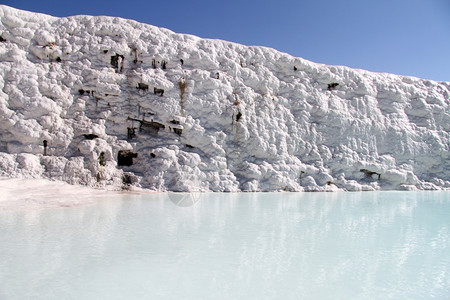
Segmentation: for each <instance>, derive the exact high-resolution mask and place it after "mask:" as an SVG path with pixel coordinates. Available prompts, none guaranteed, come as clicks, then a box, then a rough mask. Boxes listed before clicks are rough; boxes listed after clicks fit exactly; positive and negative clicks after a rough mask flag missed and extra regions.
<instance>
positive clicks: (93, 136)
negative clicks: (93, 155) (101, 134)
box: [83, 133, 98, 140]
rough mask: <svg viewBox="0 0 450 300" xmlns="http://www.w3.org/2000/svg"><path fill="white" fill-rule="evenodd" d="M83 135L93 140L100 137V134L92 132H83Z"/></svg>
mask: <svg viewBox="0 0 450 300" xmlns="http://www.w3.org/2000/svg"><path fill="white" fill-rule="evenodd" d="M83 135H84V137H85V138H86V139H87V140H93V139H96V138H98V135H96V134H92V133H89V134H83Z"/></svg>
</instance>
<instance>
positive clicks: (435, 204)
mask: <svg viewBox="0 0 450 300" xmlns="http://www.w3.org/2000/svg"><path fill="white" fill-rule="evenodd" d="M449 196H450V194H449V193H424V192H420V193H412V192H407V193H402V192H390V193H317V194H315V193H262V194H261V193H250V194H215V193H204V194H200V193H199V194H177V193H169V194H153V195H131V196H130V195H122V196H120V197H118V198H111V199H105V200H104V201H101V202H99V203H97V205H94V206H89V207H75V208H65V209H59V210H48V211H34V212H21V213H15V214H7V215H5V214H0V227H1V229H2V230H1V231H0V244H1V245H2V247H1V248H0V281H1V282H3V283H4V284H2V285H1V286H0V296H2V297H3V298H5V299H10V298H11V299H14V297H16V298H33V299H45V298H48V297H47V296H48V295H57V296H58V297H57V298H60V299H63V298H79V299H82V298H84V299H95V298H99V297H101V298H108V299H120V298H134V299H137V298H155V299H181V298H182V299H301V298H303V299H389V298H391V299H392V298H395V299H428V298H430V297H435V298H441V299H442V298H444V297H445V296H447V295H448V294H449V293H450V290H449V287H450V245H449V241H450V230H449V228H450V197H449ZM178 207H180V208H182V209H178ZM23 287H26V288H25V289H24V288H23ZM75 292H76V293H77V295H76V297H75V295H74V294H73V293H75ZM22 296H23V297H22ZM0 298H1V297H0Z"/></svg>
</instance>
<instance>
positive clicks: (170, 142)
mask: <svg viewBox="0 0 450 300" xmlns="http://www.w3.org/2000/svg"><path fill="white" fill-rule="evenodd" d="M0 36H1V39H0V129H1V136H0V176H8V177H26V178H49V179H55V180H62V181H66V182H68V183H71V184H81V185H87V186H92V187H101V188H111V189H121V188H131V189H139V188H145V189H150V190H156V191H227V192H235V191H337V190H347V191H360V190H390V189H397V190H417V189H433V190H437V189H449V188H450V181H449V178H450V176H449V175H450V155H449V131H450V112H449V95H450V83H449V82H435V81H431V80H422V79H418V78H413V77H405V76H396V75H390V74H377V73H372V72H368V71H363V70H354V69H350V68H347V67H341V66H326V65H321V64H316V63H312V62H309V61H306V60H304V59H301V58H296V57H292V56H290V55H288V54H285V53H280V52H277V51H275V50H273V49H269V48H265V47H248V46H243V45H238V44H234V43H230V42H225V41H220V40H206V39H200V38H198V37H195V36H191V35H185V34H176V33H173V32H171V31H169V30H167V29H163V28H157V27H154V26H151V25H147V24H141V23H138V22H135V21H131V20H125V19H121V18H113V17H92V16H74V17H68V18H55V17H50V16H47V15H42V14H36V13H30V12H25V11H20V10H16V9H13V8H10V7H7V6H0Z"/></svg>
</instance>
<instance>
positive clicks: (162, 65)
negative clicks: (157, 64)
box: [161, 60, 167, 70]
mask: <svg viewBox="0 0 450 300" xmlns="http://www.w3.org/2000/svg"><path fill="white" fill-rule="evenodd" d="M166 65H167V63H166V61H165V60H163V61H162V63H161V67H162V68H163V70H165V69H166Z"/></svg>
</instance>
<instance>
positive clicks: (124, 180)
mask: <svg viewBox="0 0 450 300" xmlns="http://www.w3.org/2000/svg"><path fill="white" fill-rule="evenodd" d="M122 183H123V184H132V183H133V181H132V180H131V176H130V175H128V174H123V176H122Z"/></svg>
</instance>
